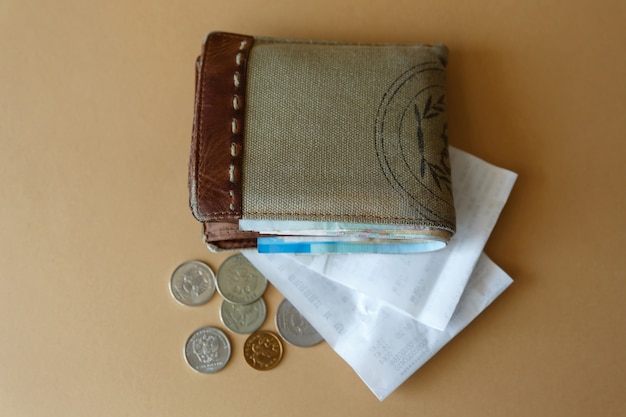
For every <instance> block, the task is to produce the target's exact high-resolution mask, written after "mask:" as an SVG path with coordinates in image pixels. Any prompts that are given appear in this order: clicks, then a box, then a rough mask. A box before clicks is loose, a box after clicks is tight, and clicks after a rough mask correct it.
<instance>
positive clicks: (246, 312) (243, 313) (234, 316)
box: [220, 297, 267, 334]
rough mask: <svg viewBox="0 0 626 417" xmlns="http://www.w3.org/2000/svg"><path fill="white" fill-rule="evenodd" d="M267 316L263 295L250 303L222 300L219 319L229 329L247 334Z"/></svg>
mask: <svg viewBox="0 0 626 417" xmlns="http://www.w3.org/2000/svg"><path fill="white" fill-rule="evenodd" d="M266 316H267V308H266V307H265V301H263V297H261V298H259V299H258V300H256V301H255V302H253V303H250V304H233V303H231V302H229V301H226V300H223V301H222V307H221V308H220V319H221V320H222V323H224V326H226V327H227V328H228V329H229V330H231V331H233V332H235V333H240V334H248V333H252V332H254V331H256V330H258V329H259V327H261V326H262V325H263V322H264V321H265V317H266Z"/></svg>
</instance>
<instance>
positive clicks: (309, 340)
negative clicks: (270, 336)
mask: <svg viewBox="0 0 626 417" xmlns="http://www.w3.org/2000/svg"><path fill="white" fill-rule="evenodd" d="M275 321H276V329H277V330H278V334H279V335H280V336H281V337H282V338H283V339H285V341H287V342H288V343H290V344H292V345H295V346H299V347H310V346H313V345H316V344H318V343H320V342H321V341H322V340H324V338H323V337H322V336H321V335H320V334H319V333H318V332H317V330H315V328H313V326H311V323H309V322H308V321H307V319H305V318H304V316H303V315H302V314H300V312H299V311H298V310H296V308H295V307H294V306H293V304H291V303H290V302H289V300H287V299H286V298H285V299H284V300H283V301H282V302H281V303H280V305H279V306H278V310H276V319H275Z"/></svg>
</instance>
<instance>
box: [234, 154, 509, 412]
mask: <svg viewBox="0 0 626 417" xmlns="http://www.w3.org/2000/svg"><path fill="white" fill-rule="evenodd" d="M450 160H451V165H452V173H453V174H452V178H453V180H452V181H453V183H452V184H453V189H454V194H455V207H456V210H457V233H456V235H455V236H454V238H453V240H452V241H451V243H450V244H449V245H448V247H447V248H445V249H443V250H441V251H438V252H433V253H421V254H412V255H400V254H397V255H371V254H370V255H360V254H355V255H285V254H259V253H258V252H257V251H256V250H245V251H242V253H243V254H244V256H246V257H247V258H248V259H249V260H250V261H251V262H252V263H253V264H254V265H255V266H256V267H257V269H259V271H260V272H261V273H262V274H263V275H265V276H266V278H267V279H268V280H269V281H270V282H271V283H272V284H273V285H274V286H275V287H276V288H277V289H278V290H279V291H280V292H281V293H282V294H283V295H284V296H285V297H286V298H287V299H289V301H290V302H291V303H292V304H293V305H294V306H295V307H296V308H297V309H298V310H299V311H300V313H302V315H304V317H306V319H307V320H308V321H309V322H310V323H311V324H312V325H313V327H315V329H316V330H317V331H318V332H319V333H320V334H321V335H322V336H323V337H324V339H325V340H326V341H327V343H328V344H329V345H330V346H331V347H332V349H333V350H335V352H337V354H339V356H341V357H342V358H343V359H344V360H345V361H346V362H347V363H348V364H349V365H350V366H351V367H352V368H353V369H354V371H355V372H356V373H357V374H358V375H359V377H360V378H361V379H362V380H363V382H365V384H366V385H367V386H368V387H369V388H370V390H371V391H372V392H373V393H374V394H375V395H376V397H377V398H378V399H380V400H383V399H384V398H386V397H387V396H388V395H389V394H391V392H393V391H394V390H395V389H396V388H397V387H398V386H400V384H402V383H403V382H404V381H405V380H406V379H407V378H409V377H410V376H411V375H412V374H413V373H414V372H415V371H416V370H417V369H418V368H420V367H421V366H422V365H423V364H424V363H425V362H426V361H427V360H429V359H430V358H431V357H432V356H433V355H434V354H435V353H437V352H438V351H439V349H441V347H443V346H444V345H445V344H446V343H447V342H449V341H450V340H451V339H452V338H453V337H454V336H455V335H456V334H458V333H459V332H460V331H461V330H462V329H463V328H464V327H465V326H467V325H468V324H469V323H470V322H471V321H472V320H473V319H474V318H475V317H476V316H477V315H478V314H480V312H481V311H483V310H484V309H485V308H486V307H487V306H488V305H489V304H490V303H491V302H492V301H493V300H494V299H495V298H496V297H498V295H500V294H501V293H502V291H504V290H505V289H506V288H507V287H508V286H509V285H510V284H511V282H512V280H511V278H510V277H509V276H508V275H507V274H506V273H505V272H504V271H502V270H501V269H500V268H499V267H498V266H497V265H495V264H494V263H493V262H492V261H491V260H490V259H489V258H488V257H487V256H486V255H485V254H484V253H482V251H483V248H484V246H485V243H486V241H487V239H488V237H489V234H490V233H491V231H492V229H493V227H494V225H495V223H496V221H497V219H498V216H499V215H500V212H501V210H502V208H503V206H504V204H505V203H506V200H507V198H508V196H509V194H510V191H511V189H512V187H513V184H514V182H515V179H516V177H517V175H516V174H515V173H513V172H510V171H507V170H504V169H501V168H498V167H495V166H493V165H490V164H488V163H486V162H484V161H482V160H480V159H478V158H476V157H474V156H471V155H469V154H467V153H465V152H463V151H460V150H457V149H454V148H450Z"/></svg>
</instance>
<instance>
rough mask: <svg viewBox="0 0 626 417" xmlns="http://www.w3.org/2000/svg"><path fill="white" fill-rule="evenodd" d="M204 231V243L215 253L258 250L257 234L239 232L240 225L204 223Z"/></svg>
mask: <svg viewBox="0 0 626 417" xmlns="http://www.w3.org/2000/svg"><path fill="white" fill-rule="evenodd" d="M202 230H203V234H204V243H206V244H207V246H208V247H209V249H211V250H212V251H214V252H219V251H221V250H237V249H248V248H256V246H257V241H256V238H257V237H259V234H258V233H256V232H246V231H242V230H239V226H238V224H236V223H231V222H203V223H202Z"/></svg>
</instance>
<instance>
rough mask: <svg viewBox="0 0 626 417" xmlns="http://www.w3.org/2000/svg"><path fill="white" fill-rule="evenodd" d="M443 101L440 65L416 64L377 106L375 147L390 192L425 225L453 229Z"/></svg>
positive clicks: (444, 96) (396, 81)
mask: <svg viewBox="0 0 626 417" xmlns="http://www.w3.org/2000/svg"><path fill="white" fill-rule="evenodd" d="M445 99H446V89H445V71H444V68H443V67H442V65H441V64H439V63H436V62H432V63H426V64H422V65H417V66H415V67H413V68H411V69H409V70H408V71H406V72H404V73H403V74H401V75H400V76H399V77H398V78H397V79H396V80H395V81H394V82H393V83H392V84H391V85H390V86H389V88H388V89H387V91H386V92H385V94H384V96H383V98H382V100H381V102H380V105H379V107H378V112H377V115H376V131H375V146H376V155H377V158H378V162H379V165H380V168H381V170H382V171H383V173H384V174H385V177H386V178H387V180H388V181H389V183H390V184H391V185H392V187H393V188H394V189H395V190H396V191H397V192H398V193H400V194H401V195H402V196H403V197H404V198H405V199H406V200H407V201H408V202H409V204H410V205H411V206H413V207H414V208H416V209H417V210H418V211H419V213H420V216H422V217H423V218H424V219H425V220H427V221H429V222H431V223H432V224H433V225H435V224H436V225H440V226H444V227H446V226H448V227H452V229H454V207H453V200H452V183H451V177H450V174H451V173H450V160H449V154H448V136H447V120H446V115H445V105H446V104H445ZM450 225H451V226H450Z"/></svg>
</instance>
